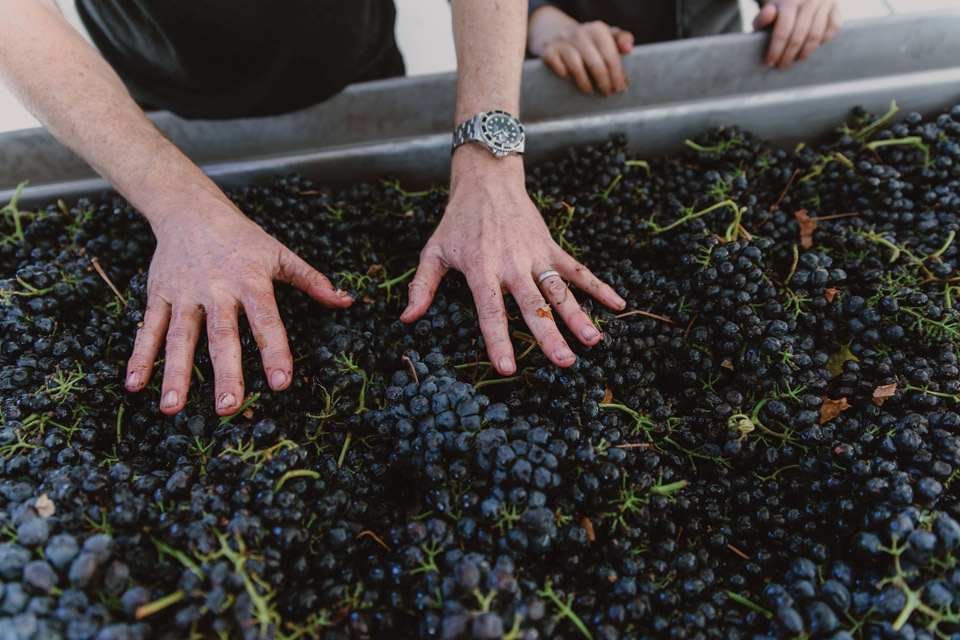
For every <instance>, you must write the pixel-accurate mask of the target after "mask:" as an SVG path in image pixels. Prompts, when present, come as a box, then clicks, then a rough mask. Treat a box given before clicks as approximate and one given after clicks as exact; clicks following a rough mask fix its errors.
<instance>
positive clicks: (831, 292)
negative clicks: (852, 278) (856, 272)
mask: <svg viewBox="0 0 960 640" xmlns="http://www.w3.org/2000/svg"><path fill="white" fill-rule="evenodd" d="M823 297H824V298H826V299H827V302H833V299H834V298H836V297H837V290H836V289H834V288H833V287H831V288H829V289H824V291H823Z"/></svg>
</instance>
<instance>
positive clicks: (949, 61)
mask: <svg viewBox="0 0 960 640" xmlns="http://www.w3.org/2000/svg"><path fill="white" fill-rule="evenodd" d="M767 40H768V36H767V35H766V34H762V33H752V34H735V35H724V36H716V37H711V38H700V39H695V40H685V41H678V42H670V43H664V44H657V45H650V46H645V47H640V48H637V49H635V50H634V51H633V53H631V54H630V55H628V56H627V57H626V60H625V65H626V71H627V74H628V76H629V83H630V89H629V91H628V92H627V93H625V94H619V95H616V96H613V97H610V98H606V99H604V98H601V97H599V96H586V95H582V94H580V93H579V92H578V91H577V90H576V88H575V87H574V86H573V85H572V84H571V83H569V82H567V81H563V80H560V79H559V78H557V77H555V76H554V75H553V73H552V72H550V71H549V70H548V69H546V68H545V67H544V66H543V65H542V63H541V62H540V61H537V60H534V61H528V62H527V63H526V64H525V66H524V86H523V97H522V114H521V115H522V118H523V120H524V121H525V123H526V124H527V135H528V142H527V151H528V162H538V161H541V160H543V159H544V158H546V157H549V156H550V155H552V154H555V153H556V152H557V151H558V150H561V149H564V148H566V147H569V146H570V145H576V144H582V143H587V142H590V141H595V140H600V139H603V138H605V137H606V136H607V135H609V134H610V133H614V132H625V133H626V134H627V135H628V137H629V141H630V144H631V145H632V146H633V147H635V148H638V149H639V150H641V151H642V152H646V153H650V154H655V153H662V152H670V151H674V150H676V149H677V148H679V147H680V146H682V144H683V140H684V139H685V138H687V137H690V136H692V135H695V134H696V133H698V132H700V131H702V130H704V129H706V128H709V127H713V126H717V125H721V124H725V125H738V126H741V127H743V128H745V129H748V130H750V131H752V132H754V133H756V134H758V135H760V136H762V137H764V138H767V139H769V140H771V141H772V142H774V143H775V144H778V143H779V144H788V143H793V142H795V141H797V140H811V139H815V138H817V137H818V136H820V135H822V134H825V133H827V132H828V131H829V130H830V128H831V127H833V126H836V125H837V124H838V123H839V122H841V121H842V120H844V119H845V118H846V117H847V116H848V115H849V113H850V109H851V108H852V107H853V106H855V105H862V106H864V107H866V108H867V109H870V110H874V111H879V112H884V111H885V110H886V108H887V106H888V105H889V103H890V101H891V100H896V101H897V103H898V104H899V105H900V106H901V108H902V109H904V110H905V111H911V110H915V111H920V112H922V113H930V112H931V111H933V110H935V109H938V108H940V107H942V106H945V105H948V104H954V103H957V102H960V13H947V14H939V15H931V14H926V15H914V16H898V17H894V18H883V19H877V20H864V21H859V22H855V23H852V24H849V25H847V26H845V27H844V28H843V29H842V30H841V31H840V33H838V34H837V36H836V37H835V38H834V39H833V40H832V41H831V42H829V43H827V44H826V45H824V46H823V47H822V48H821V49H820V50H818V51H817V52H816V53H815V54H814V55H813V56H812V58H811V59H809V60H808V61H806V62H803V63H799V64H795V65H793V66H792V67H791V68H790V69H789V70H787V71H785V72H780V71H776V70H771V69H768V68H767V67H765V66H764V65H763V53H764V51H765V49H766V45H767ZM454 87H455V76H454V74H452V73H448V74H437V75H432V76H421V77H414V78H396V79H390V80H383V81H378V82H371V83H365V84H359V85H354V86H351V87H349V88H347V89H346V90H345V91H343V92H342V93H341V94H340V95H338V96H336V97H335V98H333V99H331V100H329V101H327V102H326V103H324V104H321V105H317V106H316V107H313V108H310V109H306V110H303V111H299V112H296V113H292V114H288V115H283V116H277V117H271V118H255V119H253V118H251V119H240V120H224V121H188V120H183V119H181V118H178V117H176V116H173V115H172V114H169V113H164V112H158V113H154V114H151V119H152V120H153V121H154V122H155V123H156V125H157V126H158V127H159V128H160V130H161V131H162V132H163V133H164V134H165V135H166V136H168V137H169V138H170V139H171V140H172V141H173V142H174V143H175V144H177V145H178V146H179V147H180V148H181V149H182V150H183V151H184V152H185V153H186V154H187V155H188V156H190V157H191V158H192V159H193V160H194V161H195V162H197V163H198V164H199V165H201V166H202V167H203V168H204V170H205V171H206V172H207V173H208V174H210V175H211V176H213V177H214V178H215V179H216V180H217V181H218V182H219V183H221V184H223V185H225V186H229V185H238V184H244V183H250V182H251V181H255V180H257V179H261V178H264V177H265V176H270V175H274V174H277V173H287V172H292V171H296V172H301V173H303V174H306V175H310V176H312V177H315V178H316V179H317V180H319V181H320V182H322V183H324V184H337V183H344V182H348V181H357V180H363V179H373V178H377V177H379V176H382V175H385V174H393V175H396V176H398V177H400V178H401V179H403V180H405V181H407V182H409V183H410V184H413V185H417V184H428V183H430V182H439V181H444V180H445V179H446V177H447V173H448V170H449V158H450V143H451V130H452V125H453V122H452V114H453V105H454ZM27 179H28V180H30V186H29V187H28V188H27V189H26V190H25V191H24V193H23V196H22V202H24V203H25V204H31V203H41V202H49V201H51V200H54V199H56V198H72V197H77V196H81V195H92V194H97V193H99V192H101V191H103V190H104V189H107V188H108V185H107V184H106V183H105V182H104V181H102V180H101V179H99V178H97V177H96V175H95V173H94V172H93V171H92V169H90V167H89V166H87V165H86V163H84V162H83V161H82V160H81V159H80V158H78V157H77V156H76V155H74V154H73V153H72V152H70V151H69V150H67V149H65V148H64V147H63V146H62V145H60V144H59V143H58V142H56V141H55V140H54V139H53V138H52V137H51V136H50V135H49V134H47V133H46V132H44V131H43V130H41V129H28V130H23V131H16V132H11V133H6V134H0V202H6V201H7V200H9V198H10V196H11V195H12V193H13V189H14V188H15V187H16V185H17V184H18V183H19V182H20V181H21V180H27Z"/></svg>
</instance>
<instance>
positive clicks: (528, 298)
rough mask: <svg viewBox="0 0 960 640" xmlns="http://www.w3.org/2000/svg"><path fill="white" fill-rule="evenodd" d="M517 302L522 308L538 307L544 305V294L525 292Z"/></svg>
mask: <svg viewBox="0 0 960 640" xmlns="http://www.w3.org/2000/svg"><path fill="white" fill-rule="evenodd" d="M517 302H518V303H519V305H520V308H521V309H538V308H540V307H542V306H543V305H544V300H543V296H541V295H540V294H539V293H525V294H523V295H521V296H520V299H519V300H518V301H517Z"/></svg>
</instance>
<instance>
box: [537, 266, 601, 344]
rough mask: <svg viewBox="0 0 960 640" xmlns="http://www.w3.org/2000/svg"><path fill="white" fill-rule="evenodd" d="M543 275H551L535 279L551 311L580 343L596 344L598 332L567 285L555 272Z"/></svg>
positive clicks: (598, 337)
mask: <svg viewBox="0 0 960 640" xmlns="http://www.w3.org/2000/svg"><path fill="white" fill-rule="evenodd" d="M543 274H552V275H548V276H547V277H545V278H541V277H538V278H537V279H538V280H540V290H541V291H542V292H543V295H544V297H545V298H546V299H547V301H548V302H549V303H550V306H551V307H553V310H554V311H556V312H557V314H559V315H560V317H561V318H563V322H564V324H566V325H567V326H568V327H569V328H570V330H571V331H573V332H574V333H575V334H576V335H577V338H578V339H579V340H580V342H582V343H583V344H596V343H597V342H598V341H599V340H600V338H601V335H600V332H599V331H598V330H597V327H596V326H594V324H593V322H592V321H591V320H590V317H589V316H588V315H587V314H586V313H585V312H584V310H583V309H582V308H581V307H580V303H578V302H577V299H576V297H575V296H574V295H573V291H571V290H570V287H569V286H567V283H566V282H565V281H564V280H563V278H562V277H560V274H559V273H557V272H556V271H552V270H551V271H545V272H543V273H542V274H541V276H542V275H543Z"/></svg>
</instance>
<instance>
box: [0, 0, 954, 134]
mask: <svg viewBox="0 0 960 640" xmlns="http://www.w3.org/2000/svg"><path fill="white" fill-rule="evenodd" d="M839 2H840V9H841V11H842V13H843V17H844V20H857V19H860V18H877V17H883V16H890V15H894V14H897V13H918V12H924V11H938V10H943V9H960V0H839ZM396 3H397V43H398V44H399V46H400V50H401V51H402V52H403V57H404V61H405V63H406V67H407V73H408V74H409V75H421V74H426V73H437V72H441V71H450V70H453V69H455V68H456V56H455V53H454V48H453V34H452V32H451V28H450V5H449V4H448V1H447V0H396ZM740 3H741V6H742V7H743V14H744V24H745V28H747V29H749V25H750V22H751V21H752V20H753V16H754V14H755V13H756V11H757V5H756V3H755V2H754V1H753V0H740ZM64 4H68V3H67V2H65V3H64ZM36 124H37V121H36V120H34V119H33V117H32V116H30V114H29V113H27V112H26V111H25V110H24V109H23V108H22V107H20V105H19V104H18V103H17V101H16V100H15V99H14V98H13V96H11V95H10V93H9V92H8V91H7V90H6V88H4V87H3V85H0V131H9V130H13V129H22V128H25V127H33V126H36Z"/></svg>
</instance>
